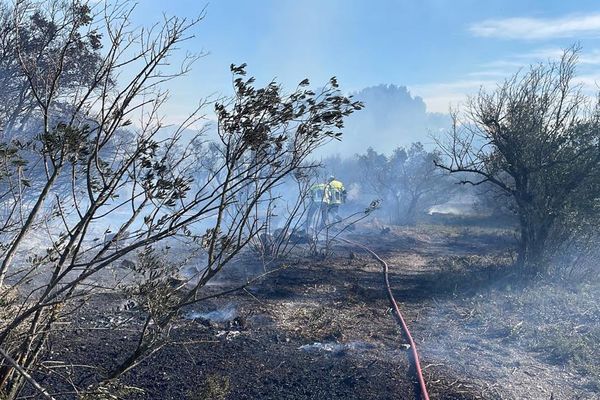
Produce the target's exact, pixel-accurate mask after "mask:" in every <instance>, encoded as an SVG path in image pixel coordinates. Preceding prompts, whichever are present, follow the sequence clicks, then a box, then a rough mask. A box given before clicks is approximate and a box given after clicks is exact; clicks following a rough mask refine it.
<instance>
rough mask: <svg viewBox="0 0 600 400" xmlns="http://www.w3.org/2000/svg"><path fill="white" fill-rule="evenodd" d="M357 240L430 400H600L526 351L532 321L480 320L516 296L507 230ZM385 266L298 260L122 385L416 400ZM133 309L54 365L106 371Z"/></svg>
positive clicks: (158, 395)
mask: <svg viewBox="0 0 600 400" xmlns="http://www.w3.org/2000/svg"><path fill="white" fill-rule="evenodd" d="M347 237H348V238H349V239H351V240H354V241H360V242H361V243H362V244H364V245H366V246H369V247H370V248H372V249H373V250H374V251H376V252H377V253H378V254H379V255H380V256H381V257H383V258H384V259H385V260H386V261H387V262H388V263H389V265H390V268H391V271H390V273H391V275H390V278H391V283H392V287H393V289H394V293H395V296H396V299H397V301H398V303H399V304H400V306H401V308H402V310H403V312H404V314H405V318H406V320H407V322H408V323H409V326H410V328H411V331H412V333H413V336H414V338H415V341H416V342H417V346H418V347H419V351H420V356H421V358H422V360H421V361H422V366H423V369H424V373H425V378H426V381H427V385H428V388H429V394H430V397H431V398H432V399H556V400H558V399H596V398H600V397H599V396H598V394H597V392H596V390H595V388H594V387H593V385H592V384H591V383H590V382H591V381H590V378H589V376H587V375H586V374H585V373H582V371H581V370H577V369H574V368H570V367H569V364H568V363H567V364H563V365H560V364H557V363H551V362H549V361H548V360H547V359H545V358H544V357H543V354H540V352H535V351H531V348H530V347H527V346H524V344H523V341H524V339H523V338H525V337H526V336H525V335H523V336H522V340H521V341H520V340H519V337H518V335H516V334H515V332H514V331H515V330H516V331H519V329H521V328H520V327H521V326H523V325H527V324H523V322H520V320H519V319H518V318H516V317H515V315H516V314H515V313H511V311H510V310H505V309H504V308H502V307H496V308H494V309H490V311H489V313H488V314H487V315H488V317H487V318H486V317H483V316H481V313H482V311H485V310H486V308H485V307H490V304H496V305H497V304H500V303H501V301H502V300H501V299H503V298H505V297H506V288H505V287H502V288H500V287H499V285H500V284H499V283H498V282H499V279H498V277H499V276H505V275H507V271H506V268H508V267H507V265H509V264H510V257H511V253H510V251H509V250H510V248H512V246H513V238H512V234H511V233H510V232H504V231H502V230H500V229H497V228H496V229H479V228H468V229H467V228H460V229H458V228H448V227H442V226H422V227H419V228H405V229H399V228H396V229H385V230H381V229H380V228H374V227H366V228H364V229H362V230H361V231H360V232H359V233H352V234H349V235H347ZM243 263H247V264H251V263H252V261H251V260H250V259H240V260H238V261H237V262H236V264H233V265H231V267H230V268H229V270H228V271H226V273H225V274H224V276H223V278H222V279H221V280H219V281H218V282H217V283H216V284H214V285H210V286H208V287H207V288H206V293H207V294H210V293H217V292H219V291H222V290H225V289H227V288H228V287H230V286H232V285H236V284H237V283H239V282H240V281H243V280H244V279H245V278H246V273H247V271H248V269H249V268H248V265H243V266H242V265H241V264H243ZM380 268H381V267H380V265H379V264H377V262H376V261H375V260H373V259H372V258H371V257H370V256H369V255H368V254H366V253H364V252H362V251H361V250H360V249H357V248H352V247H351V246H350V245H348V244H343V243H337V244H335V245H334V246H333V248H332V255H331V256H330V257H329V258H327V259H325V260H314V259H303V260H296V261H294V262H290V263H289V264H288V265H287V267H286V268H284V269H282V270H279V271H277V272H276V273H274V274H272V275H269V276H267V277H265V278H264V279H262V280H261V281H260V282H256V283H255V284H253V285H252V286H250V287H248V288H247V289H245V290H242V291H238V292H236V293H233V294H229V295H226V296H222V297H218V298H215V299H211V300H208V301H206V302H203V303H201V304H197V305H195V306H194V307H190V308H189V309H188V310H186V311H185V313H183V314H182V315H181V317H180V318H179V319H178V321H177V323H176V325H175V327H174V329H173V330H172V332H171V342H170V343H169V344H168V345H166V346H165V347H164V348H163V349H161V350H160V351H158V352H157V353H155V354H153V355H152V356H151V357H149V358H148V359H146V360H145V361H144V362H143V363H142V364H141V365H140V366H139V367H138V368H136V369H134V370H132V371H130V372H128V373H127V374H126V375H125V376H124V377H123V379H122V381H121V382H122V384H123V385H125V386H127V387H128V388H129V389H124V392H123V393H125V394H124V396H123V397H124V398H131V399H415V398H418V397H417V395H416V389H417V386H416V382H415V379H414V374H413V371H412V369H411V367H410V364H409V362H408V354H409V351H408V346H407V345H406V343H405V339H404V337H403V334H402V331H401V330H400V328H399V326H398V325H397V323H396V321H395V320H394V318H393V316H392V315H391V313H390V309H389V303H388V299H387V297H386V293H385V290H384V286H383V278H382V274H381V269H380ZM510 290H512V289H510ZM510 290H509V292H510ZM515 290H516V289H515ZM520 298H521V297H520ZM596 300H597V298H593V299H592V300H591V303H590V304H592V306H593V304H597V302H596ZM502 304H504V303H502ZM126 308H127V307H123V304H122V300H120V299H118V298H115V297H114V296H108V295H106V296H98V297H96V298H95V299H94V300H93V301H91V302H89V303H88V304H86V305H85V306H84V307H83V308H82V309H80V310H79V311H78V313H77V314H76V316H75V318H76V319H77V320H76V321H74V323H73V324H66V325H65V326H64V329H62V330H61V331H60V332H59V333H57V335H56V336H55V337H54V338H53V340H52V342H51V346H50V350H51V352H52V354H51V355H52V358H53V359H56V360H62V361H64V360H67V364H71V365H88V364H90V363H92V361H93V362H94V363H98V364H100V365H106V366H107V367H110V365H113V364H114V363H115V362H118V361H119V360H122V359H123V358H124V357H125V356H126V353H125V349H127V347H128V346H129V345H131V343H132V341H134V340H135V337H134V336H133V332H134V331H135V328H136V327H138V326H139V324H141V316H139V315H137V314H136V313H135V311H133V310H127V309H126ZM498 309H499V311H498ZM107 310H110V311H107ZM495 312H498V314H497V315H496V314H494V313H495ZM594 312H596V313H597V309H596V310H595V311H594ZM491 315H494V316H495V317H494V318H492V317H491ZM595 315H596V316H597V315H600V314H595ZM513 317H514V318H513ZM515 318H516V319H515ZM71 326H77V329H71ZM515 326H516V327H515ZM74 370H76V371H77V372H76V373H75V374H73V375H71V376H66V377H64V382H68V381H72V382H74V383H77V384H79V385H85V383H86V380H89V379H91V377H92V376H93V373H89V374H86V373H85V372H82V371H84V370H85V369H84V368H79V369H77V368H75V369H74ZM589 373H590V372H589V371H588V372H587V374H588V375H589ZM44 379H45V377H40V380H41V383H42V384H44ZM52 379H54V380H55V379H56V378H52ZM48 383H50V382H46V384H48ZM62 385H63V389H64V390H65V391H68V390H69V387H68V385H66V384H64V383H62ZM133 388H139V389H141V390H138V389H133ZM58 398H60V397H58ZM64 398H69V396H67V395H65V396H64Z"/></svg>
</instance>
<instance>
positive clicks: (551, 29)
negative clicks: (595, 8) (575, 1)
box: [469, 13, 600, 39]
mask: <svg viewBox="0 0 600 400" xmlns="http://www.w3.org/2000/svg"><path fill="white" fill-rule="evenodd" d="M469 31H470V32H471V33H472V34H474V35H475V36H479V37H495V38H503V39H550V38H569V37H581V36H582V35H587V36H595V35H600V13H595V14H588V15H580V14H578V15H569V16H565V17H560V18H505V19H488V20H485V21H481V22H478V23H475V24H473V25H471V26H470V27H469Z"/></svg>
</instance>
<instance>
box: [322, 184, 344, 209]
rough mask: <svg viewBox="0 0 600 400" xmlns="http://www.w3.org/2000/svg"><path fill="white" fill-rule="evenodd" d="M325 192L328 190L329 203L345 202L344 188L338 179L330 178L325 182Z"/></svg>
mask: <svg viewBox="0 0 600 400" xmlns="http://www.w3.org/2000/svg"><path fill="white" fill-rule="evenodd" d="M325 192H326V193H327V192H328V197H329V204H344V203H345V202H346V188H344V184H343V183H342V182H340V181H338V180H335V179H334V180H332V181H331V182H329V183H328V184H327V188H326V190H325Z"/></svg>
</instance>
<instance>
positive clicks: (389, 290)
mask: <svg viewBox="0 0 600 400" xmlns="http://www.w3.org/2000/svg"><path fill="white" fill-rule="evenodd" d="M338 239H339V240H341V241H343V242H346V243H348V244H351V245H353V246H357V247H360V248H361V249H363V250H365V251H366V252H368V253H369V254H371V255H372V256H373V257H374V258H375V259H376V260H377V261H379V263H380V264H381V265H382V267H383V276H384V279H385V286H386V290H387V294H388V298H389V299H390V304H391V305H392V309H393V310H394V313H395V314H396V317H397V318H398V320H399V321H400V325H402V330H403V331H404V334H405V335H406V337H407V339H408V343H409V344H410V349H411V351H412V356H413V359H414V362H415V370H416V371H417V379H418V381H419V387H420V388H421V399H422V400H429V394H428V393H427V386H426V385H425V378H423V371H422V370H421V363H420V361H419V354H418V353H417V346H416V345H415V341H414V340H413V338H412V335H411V334H410V331H409V330H408V326H407V325H406V322H405V321H404V317H403V316H402V313H401V312H400V308H399V307H398V303H396V299H395V298H394V294H393V293H392V288H391V286H390V278H389V268H388V264H387V263H386V262H385V261H384V260H383V259H382V258H381V257H379V256H378V255H377V253H375V252H374V251H373V250H371V249H369V248H368V247H366V246H363V245H362V244H360V243H355V242H351V241H349V240H347V239H342V238H338Z"/></svg>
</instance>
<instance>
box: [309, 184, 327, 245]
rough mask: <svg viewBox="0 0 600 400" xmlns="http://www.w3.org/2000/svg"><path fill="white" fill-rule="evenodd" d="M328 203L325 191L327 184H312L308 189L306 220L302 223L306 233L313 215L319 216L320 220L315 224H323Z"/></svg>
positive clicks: (319, 225) (320, 225)
mask: <svg viewBox="0 0 600 400" xmlns="http://www.w3.org/2000/svg"><path fill="white" fill-rule="evenodd" d="M328 204H329V193H328V191H327V185H326V184H324V183H317V184H314V185H312V186H311V187H310V189H309V205H308V210H307V212H306V222H305V224H304V230H305V231H306V232H307V233H308V232H309V229H310V227H311V225H312V223H313V219H314V217H315V215H318V217H320V221H319V223H318V224H317V225H316V226H318V227H319V228H321V227H322V226H323V225H324V224H325V221H326V219H327V211H328V210H327V209H328ZM317 213H318V214H317Z"/></svg>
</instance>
